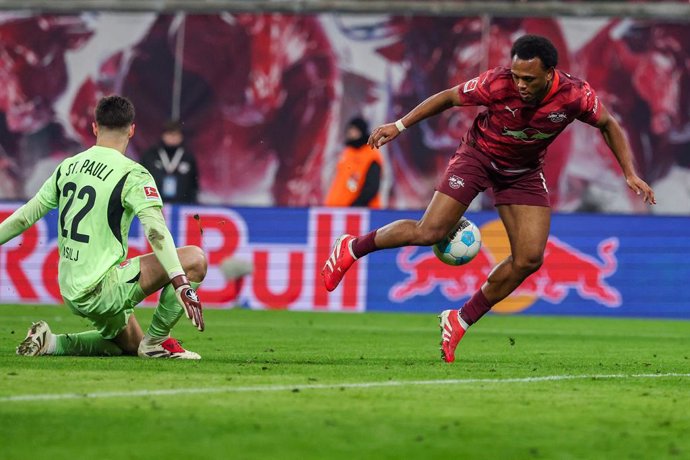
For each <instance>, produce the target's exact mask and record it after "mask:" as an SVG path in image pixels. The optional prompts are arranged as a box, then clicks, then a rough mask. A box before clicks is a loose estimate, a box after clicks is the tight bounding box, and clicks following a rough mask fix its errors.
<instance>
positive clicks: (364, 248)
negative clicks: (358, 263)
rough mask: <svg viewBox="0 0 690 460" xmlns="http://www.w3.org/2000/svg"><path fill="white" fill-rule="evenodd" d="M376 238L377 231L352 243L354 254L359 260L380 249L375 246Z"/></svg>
mask: <svg viewBox="0 0 690 460" xmlns="http://www.w3.org/2000/svg"><path fill="white" fill-rule="evenodd" d="M375 237H376V230H374V231H373V232H369V233H367V234H366V235H364V236H358V237H357V238H355V240H354V241H353V242H352V253H353V254H354V255H355V257H357V258H358V259H359V258H360V257H362V256H366V255H367V254H369V253H370V252H374V251H376V250H377V249H378V248H377V247H376V244H374V238H375Z"/></svg>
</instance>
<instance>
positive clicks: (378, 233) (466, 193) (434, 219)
mask: <svg viewBox="0 0 690 460" xmlns="http://www.w3.org/2000/svg"><path fill="white" fill-rule="evenodd" d="M486 161H488V160H487V159H486V157H484V156H483V155H482V154H480V153H478V152H476V151H475V150H472V149H469V148H464V149H462V148H461V150H460V151H459V152H458V153H457V154H456V155H455V156H454V157H453V158H452V159H451V161H450V162H449V163H448V167H447V168H446V171H445V173H444V175H443V177H442V178H441V180H440V181H439V184H438V186H437V191H436V192H434V196H433V197H432V199H431V202H430V203H429V205H428V206H427V208H426V211H425V212H424V215H423V216H422V218H421V219H420V220H412V219H403V220H397V221H395V222H392V223H390V224H388V225H386V226H384V227H381V228H379V229H376V230H374V231H372V232H369V233H367V234H366V235H363V236H360V237H354V236H352V235H342V236H341V237H340V238H338V239H337V240H336V242H335V245H334V247H333V251H332V252H331V255H330V257H329V258H328V260H327V261H326V263H325V264H324V267H323V270H322V271H321V275H322V276H323V279H324V284H325V285H326V289H327V290H328V291H332V290H334V289H335V288H336V287H337V286H338V284H339V283H340V280H342V278H343V276H344V275H345V272H347V270H348V269H349V268H350V267H351V266H352V264H353V263H354V262H355V261H356V260H357V259H359V258H360V257H363V256H365V255H367V254H369V253H371V252H374V251H378V250H380V249H389V248H399V247H402V246H430V245H432V244H434V243H437V242H438V241H440V240H441V239H442V238H443V237H445V236H446V235H447V234H448V232H450V231H451V230H452V228H453V226H454V225H455V224H456V223H457V222H458V220H459V219H460V217H462V215H463V214H464V213H465V211H466V210H467V207H468V206H469V204H470V203H471V202H472V200H473V199H474V198H475V197H476V196H477V195H478V194H479V192H481V191H483V190H485V189H486V187H487V185H488V184H489V182H488V178H487V169H486V168H487V164H485V162H486Z"/></svg>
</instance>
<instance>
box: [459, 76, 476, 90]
mask: <svg viewBox="0 0 690 460" xmlns="http://www.w3.org/2000/svg"><path fill="white" fill-rule="evenodd" d="M477 83H479V77H477V78H473V79H472V80H469V81H468V82H466V83H465V86H464V87H463V88H462V92H463V93H469V92H470V91H474V90H475V89H477Z"/></svg>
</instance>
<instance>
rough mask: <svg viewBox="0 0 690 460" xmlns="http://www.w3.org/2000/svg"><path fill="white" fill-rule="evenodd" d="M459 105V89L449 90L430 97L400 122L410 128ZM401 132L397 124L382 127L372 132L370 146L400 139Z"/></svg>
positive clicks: (378, 145) (374, 146)
mask: <svg viewBox="0 0 690 460" xmlns="http://www.w3.org/2000/svg"><path fill="white" fill-rule="evenodd" d="M457 105H460V96H459V92H458V88H457V87H454V88H449V89H446V90H444V91H441V92H440V93H436V94H434V95H433V96H429V97H428V98H426V99H425V100H424V101H423V102H422V103H420V104H419V105H418V106H417V107H415V108H414V109H412V110H411V111H410V112H409V113H408V114H407V115H405V116H404V117H402V118H401V119H400V120H399V121H400V122H401V123H402V125H403V126H404V127H405V128H409V127H410V126H412V125H414V124H415V123H419V122H420V121H422V120H425V119H427V118H429V117H433V116H434V115H438V114H439V113H441V112H443V111H444V110H447V109H449V108H451V107H454V106H457ZM400 132H401V130H400V129H399V128H398V126H396V124H395V123H387V124H385V125H381V126H379V127H378V128H376V129H374V131H372V133H371V136H369V145H370V146H371V147H372V148H379V147H381V146H383V145H386V144H387V143H389V142H390V141H392V140H393V139H395V138H396V137H398V135H399V134H400Z"/></svg>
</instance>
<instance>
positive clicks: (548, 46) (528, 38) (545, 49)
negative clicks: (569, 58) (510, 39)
mask: <svg viewBox="0 0 690 460" xmlns="http://www.w3.org/2000/svg"><path fill="white" fill-rule="evenodd" d="M515 56H517V57H518V58H519V59H524V60H529V59H534V58H537V57H538V58H539V59H540V60H541V63H542V65H543V66H544V68H545V69H550V68H552V67H556V65H558V51H557V50H556V47H555V46H553V43H551V41H550V40H549V39H548V38H546V37H542V36H540V35H523V36H522V37H520V38H518V39H517V40H515V43H513V47H512V48H511V50H510V57H511V58H514V57H515Z"/></svg>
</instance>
